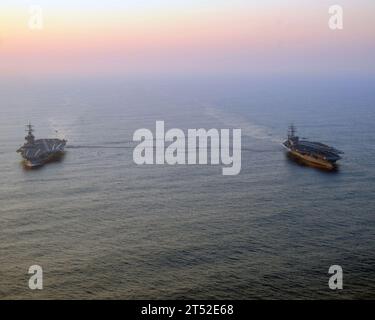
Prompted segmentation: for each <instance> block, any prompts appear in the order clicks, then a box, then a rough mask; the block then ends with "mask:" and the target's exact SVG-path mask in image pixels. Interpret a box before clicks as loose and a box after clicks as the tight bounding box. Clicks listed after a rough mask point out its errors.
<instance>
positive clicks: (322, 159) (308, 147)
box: [283, 125, 343, 170]
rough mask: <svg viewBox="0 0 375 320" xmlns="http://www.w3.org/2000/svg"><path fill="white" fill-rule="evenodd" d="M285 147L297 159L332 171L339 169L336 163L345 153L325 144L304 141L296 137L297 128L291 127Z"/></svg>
mask: <svg viewBox="0 0 375 320" xmlns="http://www.w3.org/2000/svg"><path fill="white" fill-rule="evenodd" d="M283 146H284V147H285V148H286V149H287V150H288V151H289V153H290V154H291V155H292V156H294V157H295V158H296V159H298V160H301V161H303V162H304V163H306V164H309V165H313V166H317V167H321V168H324V169H328V170H332V169H335V168H336V167H337V164H336V162H337V161H338V160H340V159H341V156H340V154H342V153H343V152H342V151H340V150H338V149H335V148H333V147H330V146H328V145H326V144H324V143H320V142H312V141H308V140H302V139H300V138H299V137H298V136H297V135H296V128H295V126H294V125H291V126H290V127H289V130H288V139H287V140H286V141H285V142H284V143H283Z"/></svg>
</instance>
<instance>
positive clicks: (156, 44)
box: [0, 0, 375, 74]
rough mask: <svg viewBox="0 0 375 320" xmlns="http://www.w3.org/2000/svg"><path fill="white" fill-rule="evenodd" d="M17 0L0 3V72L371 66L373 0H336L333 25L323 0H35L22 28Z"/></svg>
mask: <svg viewBox="0 0 375 320" xmlns="http://www.w3.org/2000/svg"><path fill="white" fill-rule="evenodd" d="M18 2H19V4H18V6H15V5H11V4H10V2H9V3H8V4H7V3H5V4H3V5H2V6H3V8H1V18H0V59H1V64H0V68H1V69H2V73H10V74H14V73H30V74H33V73H41V74H45V73H47V74H48V73H90V72H108V73H111V72H114V73H121V72H127V71H137V70H141V71H147V70H193V71H207V70H208V71H209V70H223V71H226V70H248V71H249V72H251V71H257V72H262V71H264V72H270V71H272V70H281V71H282V70H288V71H298V70H300V69H301V68H304V70H305V71H308V70H316V68H328V69H331V70H333V71H334V70H343V69H344V70H345V69H347V70H354V71H367V72H368V71H371V72H373V71H374V63H373V58H372V56H373V54H374V47H375V46H374V43H373V38H374V33H375V32H374V30H375V23H374V21H373V19H372V18H371V16H372V11H371V10H370V9H373V5H372V4H371V2H370V1H359V2H358V4H349V3H348V1H346V0H345V1H342V2H343V5H344V6H345V10H346V11H345V14H346V16H345V28H344V30H341V31H337V32H333V31H332V30H330V29H329V28H328V27H327V22H328V18H329V15H328V6H329V3H328V1H318V2H317V3H316V4H308V3H306V2H305V1H300V2H295V1H292V2H288V3H289V6H288V3H287V2H286V1H271V0H269V1H265V2H263V3H262V4H259V3H258V1H247V2H246V1H239V0H237V1H235V2H233V3H231V4H230V5H229V4H228V3H227V2H224V1H221V0H218V1H210V2H208V1H201V3H199V1H182V2H180V3H179V4H175V3H174V4H172V3H171V2H169V1H165V0H159V1H156V0H154V1H150V2H145V1H141V2H140V3H139V4H138V5H135V4H133V5H131V2H125V4H119V3H118V2H116V1H109V2H108V3H107V4H106V6H104V5H102V6H99V5H97V6H95V5H90V4H89V2H86V1H77V2H76V3H75V4H73V2H71V1H68V2H67V3H65V4H64V5H62V4H61V5H58V3H59V2H57V3H55V4H53V5H52V4H51V5H50V4H48V3H47V2H45V1H41V3H40V6H41V8H42V9H43V29H42V30H30V29H29V28H28V19H29V18H30V16H29V4H28V3H26V2H24V1H18ZM361 2H362V5H361ZM22 3H23V4H22Z"/></svg>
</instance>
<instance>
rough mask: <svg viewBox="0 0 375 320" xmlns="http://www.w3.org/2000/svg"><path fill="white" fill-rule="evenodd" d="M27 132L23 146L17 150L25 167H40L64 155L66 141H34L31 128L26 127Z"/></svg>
mask: <svg viewBox="0 0 375 320" xmlns="http://www.w3.org/2000/svg"><path fill="white" fill-rule="evenodd" d="M26 131H27V132H28V134H27V136H26V137H25V140H26V142H25V144H24V145H23V146H22V147H21V148H19V149H18V150H17V152H18V153H20V154H21V156H22V157H23V158H24V164H25V166H26V167H29V168H34V167H40V166H42V165H44V164H45V163H47V162H50V161H53V160H57V159H59V158H60V157H61V156H62V155H63V154H64V148H65V145H66V142H67V141H66V140H60V139H38V140H36V139H35V137H34V135H33V132H34V129H33V126H32V125H31V124H28V125H27V126H26Z"/></svg>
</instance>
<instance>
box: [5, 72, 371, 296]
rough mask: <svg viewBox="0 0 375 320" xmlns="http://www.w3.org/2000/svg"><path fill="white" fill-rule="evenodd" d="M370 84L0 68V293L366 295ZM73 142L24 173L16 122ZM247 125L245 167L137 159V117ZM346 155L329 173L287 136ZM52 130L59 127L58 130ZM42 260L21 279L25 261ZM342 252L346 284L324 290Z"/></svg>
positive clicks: (151, 122) (140, 123) (190, 124)
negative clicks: (34, 76) (302, 158)
mask: <svg viewBox="0 0 375 320" xmlns="http://www.w3.org/2000/svg"><path fill="white" fill-rule="evenodd" d="M374 84H375V81H374V80H373V79H366V78H360V77H357V78H352V79H351V80H343V79H339V80H337V79H327V78H326V79H319V78H318V77H316V78H314V79H299V78H291V79H283V78H281V77H280V78H274V79H265V78H264V79H240V78H230V77H227V78H226V79H225V80H220V79H215V81H214V80H212V79H198V80H197V79H193V78H187V79H181V78H180V79H177V80H168V79H167V78H163V79H152V78H148V79H111V80H108V79H100V80H95V79H86V80H83V79H80V80H78V79H75V80H69V79H66V80H59V81H57V80H53V81H52V80H51V81H46V80H45V81H43V80H39V81H31V80H26V79H13V80H12V81H5V80H1V86H0V115H1V116H0V174H1V184H0V298H2V299H5V298H16V299H19V298H43V299H44V298H48V299H49V298H57V299H69V298H86V299H97V298H110V299H120V298H121V299H141V298H146V299H169V298H171V299H182V298H196V299H201V298H202V299H254V298H272V299H276V298H292V299H302V298H307V299H316V298H323V299H324V298H334V299H336V298H338V299H341V298H375V255H374V245H375V198H374V191H375V90H374V87H375V86H374ZM29 120H30V121H31V122H32V123H33V124H34V125H35V126H36V133H35V134H36V136H37V137H54V136H56V135H57V136H59V137H65V138H67V139H68V140H69V142H68V145H69V147H68V149H67V153H66V156H65V157H64V159H63V161H61V162H58V163H53V164H50V165H47V166H45V167H44V168H42V169H40V170H34V171H27V170H24V169H23V168H22V166H21V164H20V157H19V155H18V154H16V152H15V151H16V149H17V148H18V147H19V146H20V145H21V144H22V143H23V137H24V135H25V132H24V124H25V123H27V122H28V121H29ZM156 120H164V121H165V124H166V128H167V129H169V128H174V127H177V128H181V129H187V128H200V127H203V128H207V129H209V128H242V132H243V138H242V145H243V146H242V149H243V150H242V158H243V160H242V171H241V173H240V175H238V176H222V175H221V166H164V165H163V166H160V165H159V166H156V165H149V166H137V165H135V164H134V163H133V159H132V152H133V147H134V145H135V144H134V143H132V141H131V140H132V135H133V132H134V131H135V130H136V129H139V128H149V129H151V130H152V131H153V132H154V130H155V129H154V127H155V121H156ZM292 121H293V122H294V123H295V124H296V125H297V127H298V128H299V132H300V135H301V136H304V137H308V138H310V139H315V140H320V141H322V142H326V143H328V144H332V145H334V146H335V147H337V148H339V149H342V150H343V151H344V152H345V155H344V159H343V160H342V161H341V166H340V169H339V170H338V171H337V172H335V173H327V172H322V171H319V170H317V169H313V168H308V167H303V166H301V165H298V164H296V163H294V162H292V161H291V160H290V159H288V158H287V157H286V156H285V153H284V151H283V149H282V147H281V146H280V142H281V141H282V139H283V138H284V136H285V133H286V129H287V126H288V125H289V123H290V122H292ZM56 131H57V132H56ZM34 264H38V265H41V266H42V267H43V270H44V289H43V290H41V291H38V292H35V291H31V290H29V289H28V285H27V283H28V275H27V270H28V268H29V266H31V265H34ZM334 264H338V265H341V266H342V268H343V270H344V290H342V291H340V292H337V291H331V290H329V288H328V285H327V283H328V268H329V266H331V265H334Z"/></svg>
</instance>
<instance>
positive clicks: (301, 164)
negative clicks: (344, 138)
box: [285, 152, 340, 174]
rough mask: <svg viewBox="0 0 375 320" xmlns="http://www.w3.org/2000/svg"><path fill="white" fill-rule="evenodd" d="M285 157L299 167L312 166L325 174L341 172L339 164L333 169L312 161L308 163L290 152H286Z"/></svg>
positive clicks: (291, 163)
mask: <svg viewBox="0 0 375 320" xmlns="http://www.w3.org/2000/svg"><path fill="white" fill-rule="evenodd" d="M285 158H286V159H287V162H288V163H289V164H290V165H294V166H298V167H305V168H312V169H315V170H317V171H319V172H321V173H325V174H338V173H339V172H340V167H339V165H337V164H336V165H335V166H334V167H333V168H332V169H328V168H324V167H321V166H318V165H313V164H311V163H307V162H305V161H303V160H301V159H300V158H297V157H295V156H293V155H292V154H291V153H290V152H287V153H285Z"/></svg>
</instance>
